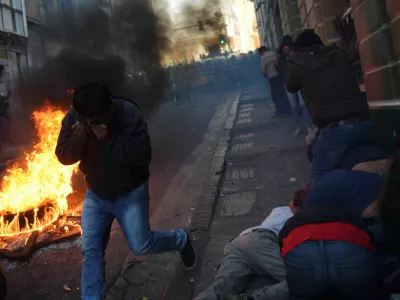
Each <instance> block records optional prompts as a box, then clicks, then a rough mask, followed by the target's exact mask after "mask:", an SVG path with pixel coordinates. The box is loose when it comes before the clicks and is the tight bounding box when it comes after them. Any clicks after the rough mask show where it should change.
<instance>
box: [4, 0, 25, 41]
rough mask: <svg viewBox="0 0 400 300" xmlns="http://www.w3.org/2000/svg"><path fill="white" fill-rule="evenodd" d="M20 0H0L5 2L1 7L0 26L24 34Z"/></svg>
mask: <svg viewBox="0 0 400 300" xmlns="http://www.w3.org/2000/svg"><path fill="white" fill-rule="evenodd" d="M21 1H22V0H12V1H11V0H1V3H3V4H5V5H4V6H2V7H1V15H2V19H3V20H2V22H1V23H0V26H2V27H3V29H4V30H6V31H11V32H15V33H17V34H19V35H22V36H25V35H26V32H25V20H24V17H23V14H22V2H21Z"/></svg>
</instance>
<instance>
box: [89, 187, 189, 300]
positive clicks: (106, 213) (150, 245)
mask: <svg viewBox="0 0 400 300" xmlns="http://www.w3.org/2000/svg"><path fill="white" fill-rule="evenodd" d="M114 218H115V219H117V221H118V223H119V225H120V227H121V229H122V231H123V232H124V234H125V237H126V239H127V241H128V245H129V248H130V249H131V250H132V252H134V253H135V254H137V255H140V254H155V253H160V252H168V251H179V250H182V249H183V247H184V246H185V245H186V241H187V234H186V232H185V231H183V230H174V231H169V232H160V231H151V229H150V224H149V193H148V186H147V184H144V185H142V186H140V187H139V188H137V189H136V190H134V191H132V192H130V193H129V194H127V195H125V196H123V197H119V198H117V199H116V200H115V201H110V200H105V199H102V198H100V197H98V196H97V195H96V194H95V193H93V192H92V191H90V190H89V191H88V192H87V194H86V196H85V200H84V202H83V210H82V233H83V236H82V248H83V272H82V299H83V300H100V299H101V297H102V295H103V293H104V290H105V286H106V282H105V274H104V272H105V268H104V264H105V262H104V253H105V250H106V247H107V244H108V239H109V237H110V231H111V225H112V222H113V221H114Z"/></svg>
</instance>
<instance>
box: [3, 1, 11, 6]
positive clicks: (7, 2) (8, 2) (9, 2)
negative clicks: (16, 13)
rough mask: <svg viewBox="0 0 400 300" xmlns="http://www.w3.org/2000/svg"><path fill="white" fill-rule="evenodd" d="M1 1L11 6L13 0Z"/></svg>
mask: <svg viewBox="0 0 400 300" xmlns="http://www.w3.org/2000/svg"><path fill="white" fill-rule="evenodd" d="M1 3H3V4H7V5H9V6H11V0H1Z"/></svg>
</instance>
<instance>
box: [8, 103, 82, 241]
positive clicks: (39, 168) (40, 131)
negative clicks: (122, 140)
mask: <svg viewBox="0 0 400 300" xmlns="http://www.w3.org/2000/svg"><path fill="white" fill-rule="evenodd" d="M64 115H65V112H64V111H63V110H60V109H57V108H55V107H52V106H50V105H49V104H46V105H45V106H44V107H43V108H42V109H40V110H37V111H35V112H33V120H34V122H35V128H36V132H37V137H38V142H37V143H36V144H35V145H34V146H33V151H32V152H31V153H30V154H27V155H26V157H25V160H26V166H24V167H21V166H18V165H17V164H15V165H14V166H12V167H11V168H9V169H8V170H7V171H6V175H5V176H4V178H3V181H2V183H1V192H0V236H12V235H16V234H21V233H27V232H30V231H34V230H42V229H43V228H44V227H46V226H47V225H50V224H52V223H53V222H55V221H56V220H57V219H58V217H59V216H60V215H63V214H64V213H65V212H66V210H67V209H68V204H67V196H68V195H69V194H71V193H72V186H71V177H72V175H73V173H74V172H75V171H76V165H75V166H63V165H61V164H60V163H59V162H58V160H57V157H56V155H55V153H54V152H55V147H56V144H57V138H58V134H59V131H60V127H61V121H62V119H63V117H64Z"/></svg>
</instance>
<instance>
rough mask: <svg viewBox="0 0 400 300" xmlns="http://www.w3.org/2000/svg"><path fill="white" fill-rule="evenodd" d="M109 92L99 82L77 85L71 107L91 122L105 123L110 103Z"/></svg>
mask: <svg viewBox="0 0 400 300" xmlns="http://www.w3.org/2000/svg"><path fill="white" fill-rule="evenodd" d="M111 97H112V95H111V92H110V90H109V89H108V87H107V86H106V85H105V84H103V83H100V82H91V83H87V84H84V85H81V86H78V87H77V88H76V89H75V91H74V95H73V107H74V109H75V110H76V111H77V112H78V113H79V114H80V115H82V116H84V117H86V118H87V119H88V120H89V121H91V122H92V123H96V122H97V123H99V124H106V123H107V119H108V116H109V114H110V108H111V105H112V100H111Z"/></svg>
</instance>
